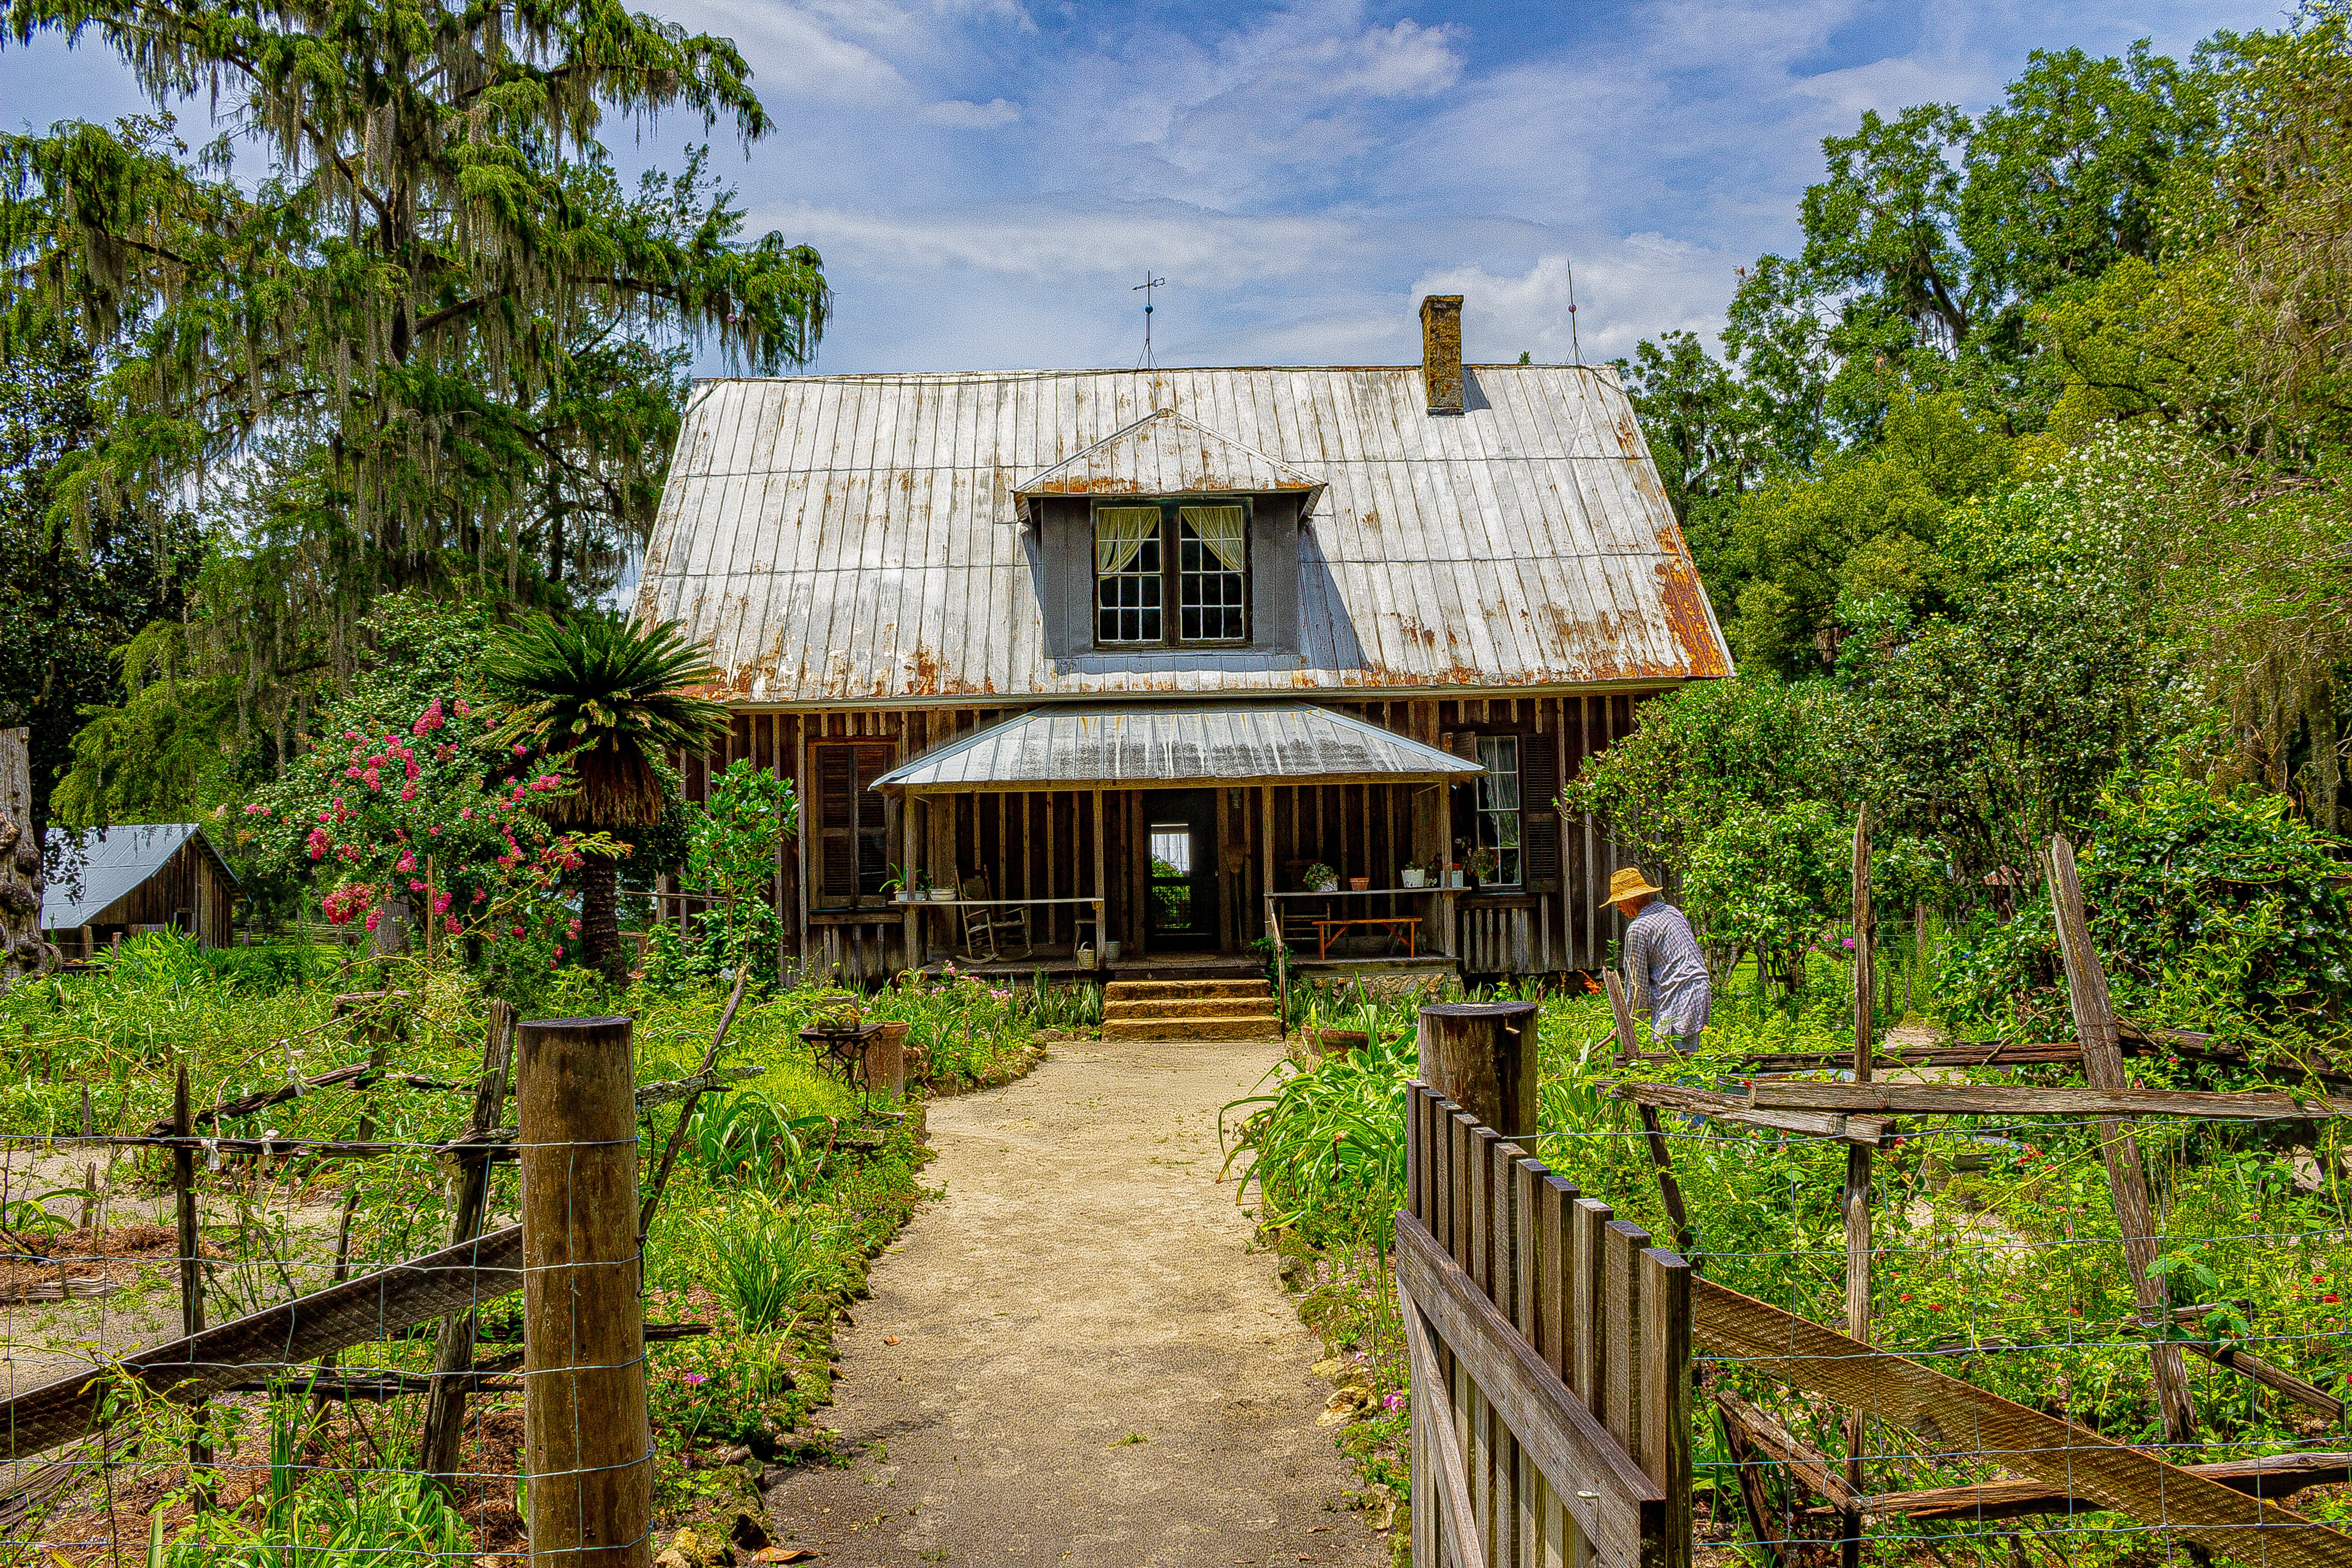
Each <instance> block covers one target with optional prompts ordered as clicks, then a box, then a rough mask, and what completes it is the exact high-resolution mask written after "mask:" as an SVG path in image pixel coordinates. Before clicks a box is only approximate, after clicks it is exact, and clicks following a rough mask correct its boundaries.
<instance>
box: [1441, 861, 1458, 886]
mask: <svg viewBox="0 0 2352 1568" xmlns="http://www.w3.org/2000/svg"><path fill="white" fill-rule="evenodd" d="M1461 885H1462V862H1461V861H1459V860H1448V861H1447V862H1446V863H1445V881H1444V886H1446V887H1449V888H1458V887H1460V886H1461Z"/></svg>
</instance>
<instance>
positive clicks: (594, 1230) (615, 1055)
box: [515, 1018, 653, 1568]
mask: <svg viewBox="0 0 2352 1568" xmlns="http://www.w3.org/2000/svg"><path fill="white" fill-rule="evenodd" d="M634 1083H635V1074H634V1069H633V1066H632V1062H631V1058H630V1020H628V1019H626V1018H554V1019H546V1020H541V1021H539V1022H535V1023H527V1024H525V1025H523V1026H522V1031H521V1051H520V1062H519V1064H518V1068H517V1072H516V1078H515V1091H516V1092H515V1101H516V1110H517V1120H518V1121H519V1123H520V1129H521V1145H522V1146H521V1156H522V1231H523V1267H524V1270H525V1273H524V1281H523V1447H524V1466H525V1473H526V1474H527V1476H528V1477H529V1480H530V1560H531V1562H532V1563H533V1564H534V1565H540V1568H647V1564H649V1563H651V1562H652V1560H653V1539H652V1527H653V1432H652V1429H651V1427H650V1426H648V1425H647V1424H646V1369H645V1311H644V1307H643V1304H642V1303H641V1301H640V1300H639V1298H638V1294H637V1287H638V1280H639V1275H640V1273H641V1269H640V1267H639V1258H638V1252H637V1234H636V1218H637V1149H636V1137H635V1133H636V1109H635V1093H634Z"/></svg>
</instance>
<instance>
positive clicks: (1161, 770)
mask: <svg viewBox="0 0 2352 1568" xmlns="http://www.w3.org/2000/svg"><path fill="white" fill-rule="evenodd" d="M1483 771H1485V770H1483V769H1482V768H1480V767H1479V765H1478V764H1477V763H1475V762H1469V761H1465V759H1463V758H1461V757H1456V756H1454V755H1451V754H1450V753H1448V752H1441V751H1439V750H1438V749H1437V748H1436V747H1434V746H1425V745H1423V744H1422V743H1421V742H1419V741H1415V740H1412V739H1411V738H1410V737H1407V736H1404V735H1399V734H1396V733H1394V732H1393V731H1388V730H1383V729H1381V728H1380V727H1379V726H1378V725H1375V724H1367V723H1365V722H1364V721H1362V720H1360V719H1351V718H1349V717H1348V716H1347V715H1346V714H1344V713H1335V712H1333V711H1331V710H1329V709H1328V708H1317V707H1314V706H1311V705H1309V704H1307V703H1297V704H1290V705H1286V706H1280V707H1262V706H1257V705H1253V704H1241V703H1224V704H1217V705H1207V706H1183V707H1150V708H1060V707H1055V708H1041V709H1037V710H1034V711H1032V712H1028V713H1024V714H1021V715H1019V716H1018V717H1016V718H1012V719H1007V720H1005V721H1003V722H1002V723H998V724H992V725H990V726H989V727H988V728H987V729H985V730H978V731H973V732H972V733H971V734H969V735H966V736H964V737H963V738H962V739H961V740H959V741H955V742H950V743H949V744H947V745H944V746H940V747H938V748H937V749H935V750H932V751H929V752H924V753H923V754H922V755H921V756H919V757H914V758H911V759H909V760H908V761H907V762H905V763H900V764H899V765H898V767H896V768H893V769H892V770H891V771H890V772H888V773H884V774H883V775H882V776H881V777H880V778H878V779H877V780H875V781H874V787H875V788H876V789H878V790H891V791H901V790H904V791H911V792H914V793H916V794H924V793H929V792H933V791H958V790H990V789H1010V790H1046V789H1107V788H1114V787H1116V788H1126V789H1133V788H1137V787H1139V786H1142V785H1150V786H1152V787H1155V788H1162V789H1167V788H1181V787H1183V786H1186V785H1194V784H1308V783H1316V782H1320V783H1325V784H1330V783H1338V782H1341V781H1346V782H1351V783H1371V784H1409V783H1417V782H1423V781H1431V780H1436V781H1449V780H1455V779H1463V778H1467V777H1469V776H1471V775H1472V774H1475V773H1481V772H1483Z"/></svg>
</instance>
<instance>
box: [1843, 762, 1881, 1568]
mask: <svg viewBox="0 0 2352 1568" xmlns="http://www.w3.org/2000/svg"><path fill="white" fill-rule="evenodd" d="M1873 979H1874V966H1873V964H1872V963H1871V947H1870V807H1869V806H1868V805H1864V806H1863V808H1862V809H1861V810H1860V811H1859V812H1857V813H1856V814H1855V816H1854V821H1853V1081H1854V1082H1856V1083H1868V1082H1869V1081H1870V1058H1871V1055H1872V1052H1873V1048H1874V1040H1873V1038H1872V1034H1871V1022H1870V1002H1871V990H1872V982H1873ZM1840 1206H1841V1207H1842V1208H1843V1210H1844V1213H1845V1331H1846V1333H1847V1335H1848V1337H1850V1338H1852V1339H1855V1340H1858V1341H1860V1342H1863V1343H1864V1344H1868V1343H1869V1342H1870V1145H1868V1144H1867V1143H1860V1142H1849V1143H1848V1144H1847V1145H1846V1149H1845V1191H1844V1193H1843V1201H1842V1203H1841V1205H1840ZM1864 1438H1865V1434H1864V1419H1863V1413H1862V1412H1861V1411H1860V1410H1858V1409H1856V1410H1849V1411H1847V1412H1846V1415H1845V1455H1846V1458H1845V1479H1846V1484H1847V1485H1848V1486H1850V1487H1851V1488H1853V1490H1854V1491H1855V1492H1857V1493H1860V1492H1862V1491H1863V1490H1864V1486H1863V1481H1862V1455H1863V1445H1864ZM1838 1562H1839V1563H1840V1564H1841V1568H1859V1565H1860V1563H1861V1562H1862V1515H1861V1514H1860V1513H1859V1512H1857V1511H1856V1510H1853V1509H1848V1510H1844V1511H1843V1512H1842V1513H1840V1514H1839V1515H1838Z"/></svg>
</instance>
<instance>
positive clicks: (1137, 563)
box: [1094, 500, 1250, 647]
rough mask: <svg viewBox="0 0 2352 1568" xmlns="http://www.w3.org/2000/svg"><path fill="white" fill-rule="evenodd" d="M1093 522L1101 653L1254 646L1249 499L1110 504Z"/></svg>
mask: <svg viewBox="0 0 2352 1568" xmlns="http://www.w3.org/2000/svg"><path fill="white" fill-rule="evenodd" d="M1094 519H1095V641H1096V643H1097V646H1099V647H1189V646H1193V645H1198V644H1224V645H1228V646H1231V645H1235V644H1245V643H1247V642H1248V641H1249V639H1250V592H1249V581H1250V579H1249V521H1250V512H1249V503H1248V501H1247V500H1168V501H1145V502H1136V501H1120V502H1117V503H1113V502H1104V503H1102V504H1100V505H1097V507H1096V508H1095V511H1094Z"/></svg>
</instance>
